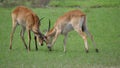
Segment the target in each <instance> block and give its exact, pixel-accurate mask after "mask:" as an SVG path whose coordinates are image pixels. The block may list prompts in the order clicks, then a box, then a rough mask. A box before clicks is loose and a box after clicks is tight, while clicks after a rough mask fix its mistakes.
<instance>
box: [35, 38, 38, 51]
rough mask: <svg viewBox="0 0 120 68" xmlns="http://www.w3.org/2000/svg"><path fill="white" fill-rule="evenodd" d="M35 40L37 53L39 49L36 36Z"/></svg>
mask: <svg viewBox="0 0 120 68" xmlns="http://www.w3.org/2000/svg"><path fill="white" fill-rule="evenodd" d="M34 39H35V47H36V51H37V50H38V47H37V38H36V36H34Z"/></svg>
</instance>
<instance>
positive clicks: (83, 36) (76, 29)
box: [75, 28, 89, 53]
mask: <svg viewBox="0 0 120 68" xmlns="http://www.w3.org/2000/svg"><path fill="white" fill-rule="evenodd" d="M75 31H76V32H78V34H79V35H80V36H81V37H82V38H83V40H84V45H85V50H86V52H87V53H88V52H89V51H88V43H87V35H86V34H85V33H84V32H83V31H82V29H80V28H79V29H78V28H75Z"/></svg>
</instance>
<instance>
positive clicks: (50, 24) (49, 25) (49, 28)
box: [48, 19, 51, 31]
mask: <svg viewBox="0 0 120 68" xmlns="http://www.w3.org/2000/svg"><path fill="white" fill-rule="evenodd" d="M50 25H51V23H50V19H49V26H48V31H50Z"/></svg>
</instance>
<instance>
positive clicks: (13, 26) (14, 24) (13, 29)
mask: <svg viewBox="0 0 120 68" xmlns="http://www.w3.org/2000/svg"><path fill="white" fill-rule="evenodd" d="M12 21H13V22H12V32H11V34H10V49H12V40H13V35H14V32H15V30H16V27H17V21H16V20H14V19H13V20H12Z"/></svg>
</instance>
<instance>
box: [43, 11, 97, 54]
mask: <svg viewBox="0 0 120 68" xmlns="http://www.w3.org/2000/svg"><path fill="white" fill-rule="evenodd" d="M49 23H50V21H49ZM49 26H50V25H49ZM49 28H50V27H49ZM71 30H75V31H76V32H77V33H78V34H79V35H80V36H81V37H82V38H83V40H84V44H85V50H86V52H88V44H87V35H88V36H89V37H90V38H91V40H92V42H93V45H94V46H95V49H96V52H98V49H97V48H96V44H95V42H94V40H93V36H92V35H91V33H90V32H89V31H88V28H87V26H86V15H85V14H84V13H83V12H81V11H80V10H73V11H70V12H68V13H65V14H64V15H63V16H61V17H59V18H58V20H57V21H56V23H55V25H54V27H53V28H52V29H51V30H48V32H47V33H46V35H45V36H46V37H47V47H48V49H49V50H50V51H51V47H52V46H53V45H54V43H55V41H56V39H57V37H58V36H59V35H60V34H63V35H64V36H65V38H64V52H66V41H67V36H68V32H70V31H71ZM86 34H87V35H86Z"/></svg>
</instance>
